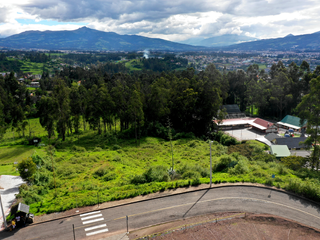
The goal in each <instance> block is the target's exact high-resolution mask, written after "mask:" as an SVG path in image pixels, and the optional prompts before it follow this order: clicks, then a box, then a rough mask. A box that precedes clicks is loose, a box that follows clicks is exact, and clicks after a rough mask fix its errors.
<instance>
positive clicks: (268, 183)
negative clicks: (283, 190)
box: [264, 179, 273, 186]
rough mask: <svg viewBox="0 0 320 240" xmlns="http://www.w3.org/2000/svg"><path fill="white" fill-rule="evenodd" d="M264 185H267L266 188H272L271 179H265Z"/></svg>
mask: <svg viewBox="0 0 320 240" xmlns="http://www.w3.org/2000/svg"><path fill="white" fill-rule="evenodd" d="M264 184H265V185H267V186H273V180H272V179H266V181H265V182H264Z"/></svg>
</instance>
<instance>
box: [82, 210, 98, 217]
mask: <svg viewBox="0 0 320 240" xmlns="http://www.w3.org/2000/svg"><path fill="white" fill-rule="evenodd" d="M99 212H100V211H95V212H89V213H84V214H80V217H84V216H87V215H91V214H96V213H99Z"/></svg>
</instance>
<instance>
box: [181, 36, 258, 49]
mask: <svg viewBox="0 0 320 240" xmlns="http://www.w3.org/2000/svg"><path fill="white" fill-rule="evenodd" d="M255 40H257V38H253V37H247V36H244V35H237V34H224V35H221V36H216V37H211V38H206V39H204V38H190V39H188V40H185V41H181V42H180V43H184V44H190V45H193V46H204V47H223V46H230V45H234V44H238V43H241V42H249V41H255Z"/></svg>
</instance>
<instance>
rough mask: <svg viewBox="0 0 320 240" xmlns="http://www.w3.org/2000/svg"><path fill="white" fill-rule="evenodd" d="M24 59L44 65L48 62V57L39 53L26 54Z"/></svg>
mask: <svg viewBox="0 0 320 240" xmlns="http://www.w3.org/2000/svg"><path fill="white" fill-rule="evenodd" d="M24 57H25V59H28V60H29V61H30V62H35V63H46V62H47V61H49V60H50V55H47V54H45V53H39V52H26V53H25V56H24Z"/></svg>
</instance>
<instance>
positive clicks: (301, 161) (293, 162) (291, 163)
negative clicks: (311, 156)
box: [281, 156, 307, 171]
mask: <svg viewBox="0 0 320 240" xmlns="http://www.w3.org/2000/svg"><path fill="white" fill-rule="evenodd" d="M306 161H307V159H306V158H304V157H299V156H289V157H284V158H281V162H283V164H284V165H285V166H287V167H288V168H290V169H292V170H295V171H296V170H298V169H301V168H302V167H303V166H304V165H305V164H306Z"/></svg>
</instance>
